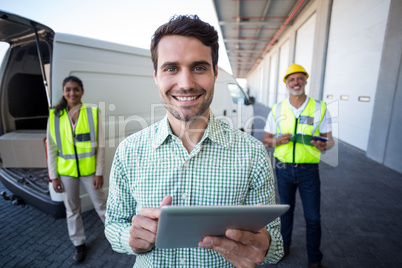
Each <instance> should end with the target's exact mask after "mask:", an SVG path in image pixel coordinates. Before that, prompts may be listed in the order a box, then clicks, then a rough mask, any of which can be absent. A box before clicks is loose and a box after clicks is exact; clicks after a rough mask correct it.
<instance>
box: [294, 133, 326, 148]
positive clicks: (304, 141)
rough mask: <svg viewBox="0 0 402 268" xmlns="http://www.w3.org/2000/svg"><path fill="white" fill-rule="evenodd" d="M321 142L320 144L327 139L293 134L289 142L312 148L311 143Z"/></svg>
mask: <svg viewBox="0 0 402 268" xmlns="http://www.w3.org/2000/svg"><path fill="white" fill-rule="evenodd" d="M312 140H314V141H322V142H327V141H328V138H325V137H318V136H311V135H304V134H294V135H293V136H292V137H291V138H290V139H289V141H292V142H296V143H301V144H306V145H310V146H313V145H312V144H311V141H312Z"/></svg>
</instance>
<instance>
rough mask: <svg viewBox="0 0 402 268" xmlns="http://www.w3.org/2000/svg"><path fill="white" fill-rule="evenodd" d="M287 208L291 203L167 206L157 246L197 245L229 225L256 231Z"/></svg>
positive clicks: (162, 218)
mask: <svg viewBox="0 0 402 268" xmlns="http://www.w3.org/2000/svg"><path fill="white" fill-rule="evenodd" d="M288 209H289V205H261V206H164V207H162V208H161V214H160V216H159V221H158V231H157V233H156V242H155V247H156V248H192V247H198V243H199V242H200V241H202V239H203V238H204V237H205V236H224V235H225V232H226V230H227V229H229V228H234V229H240V230H248V231H252V232H257V231H258V230H260V229H261V228H263V227H264V226H266V225H267V224H268V223H270V222H271V221H273V220H275V219H276V218H278V217H279V216H281V215H282V214H283V213H285V212H286V211H287V210H288Z"/></svg>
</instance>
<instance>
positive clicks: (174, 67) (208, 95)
mask: <svg viewBox="0 0 402 268" xmlns="http://www.w3.org/2000/svg"><path fill="white" fill-rule="evenodd" d="M217 75H218V70H217V67H216V70H215V73H214V69H213V66H212V55H211V48H210V47H208V46H205V45H204V44H202V43H201V42H200V41H199V40H198V39H196V38H192V37H185V36H178V35H170V36H165V37H163V38H162V39H161V40H160V42H159V44H158V66H157V71H156V72H154V78H155V83H156V84H157V85H158V87H159V94H160V96H161V100H162V103H163V105H164V106H165V108H166V109H167V111H168V118H169V120H175V119H176V120H180V121H191V120H193V119H197V118H199V117H200V116H203V117H204V119H206V120H208V117H209V106H210V104H211V102H212V97H213V94H214V84H215V80H216V77H217ZM172 116H173V117H172Z"/></svg>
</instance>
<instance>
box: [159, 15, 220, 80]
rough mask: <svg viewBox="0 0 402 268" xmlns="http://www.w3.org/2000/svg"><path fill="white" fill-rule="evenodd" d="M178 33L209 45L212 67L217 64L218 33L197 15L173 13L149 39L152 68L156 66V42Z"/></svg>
mask: <svg viewBox="0 0 402 268" xmlns="http://www.w3.org/2000/svg"><path fill="white" fill-rule="evenodd" d="M168 35H180V36H187V37H194V38H197V39H198V40H200V41H201V43H203V44H204V45H206V46H208V47H211V51H212V64H213V67H214V72H215V66H216V65H217V64H218V56H219V55H218V52H219V44H218V33H217V32H216V30H215V28H214V27H213V26H211V25H210V24H209V23H206V22H204V21H202V20H200V18H199V17H198V16H197V15H180V16H179V15H175V16H173V17H171V18H170V20H169V22H168V23H165V24H163V25H161V26H160V27H159V28H158V29H157V30H156V31H155V33H154V35H153V37H152V41H151V54H152V62H153V64H154V70H155V72H156V71H157V68H158V44H159V41H160V40H161V39H162V37H164V36H168Z"/></svg>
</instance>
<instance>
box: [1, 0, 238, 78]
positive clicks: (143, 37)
mask: <svg viewBox="0 0 402 268" xmlns="http://www.w3.org/2000/svg"><path fill="white" fill-rule="evenodd" d="M0 9H1V10H3V11H7V12H10V13H14V14H16V15H20V16H22V17H25V18H29V19H32V20H34V21H37V22H39V23H42V24H44V25H46V26H48V27H50V28H52V29H53V31H55V32H61V33H69V34H75V35H81V36H85V37H91V38H96V39H101V40H105V41H110V42H115V43H120V44H124V45H129V46H135V47H141V48H146V49H149V45H150V43H151V37H152V35H153V33H154V32H155V30H156V29H157V28H158V27H159V26H160V25H162V24H164V23H166V22H167V21H168V20H169V19H170V17H172V16H173V15H175V14H179V15H185V14H197V15H198V16H199V17H200V19H201V20H203V21H206V22H208V23H209V24H211V25H212V26H214V27H215V29H216V30H217V31H218V34H219V40H220V44H219V46H220V50H219V62H218V65H219V67H222V68H223V69H225V70H226V71H227V72H229V73H232V69H231V67H230V64H229V60H228V57H227V54H226V49H225V47H224V43H223V42H222V35H221V31H220V28H219V24H218V20H217V18H216V12H215V8H214V6H213V2H212V0H68V1H55V0H35V1H33V0H0ZM7 47H8V44H4V43H3V44H1V42H0V59H2V57H3V55H4V52H5V50H6V49H7Z"/></svg>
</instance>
